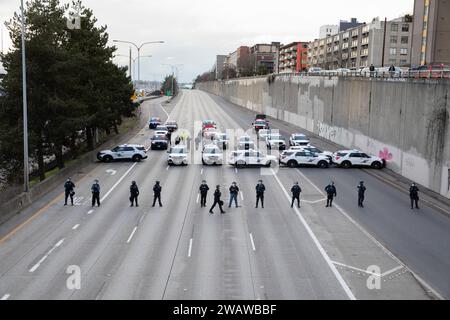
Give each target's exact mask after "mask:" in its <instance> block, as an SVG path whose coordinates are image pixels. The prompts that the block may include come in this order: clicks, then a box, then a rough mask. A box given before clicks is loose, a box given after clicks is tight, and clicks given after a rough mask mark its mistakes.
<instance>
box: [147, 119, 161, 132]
mask: <svg viewBox="0 0 450 320" xmlns="http://www.w3.org/2000/svg"><path fill="white" fill-rule="evenodd" d="M160 124H161V119H160V118H156V117H153V118H150V121H149V122H148V128H149V129H155V128H156V127H157V126H159V125H160Z"/></svg>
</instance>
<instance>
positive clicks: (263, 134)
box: [258, 129, 272, 140]
mask: <svg viewBox="0 0 450 320" xmlns="http://www.w3.org/2000/svg"><path fill="white" fill-rule="evenodd" d="M271 131H272V130H271V129H261V130H259V131H258V137H259V139H262V140H266V138H267V137H268V136H269V135H270V133H271Z"/></svg>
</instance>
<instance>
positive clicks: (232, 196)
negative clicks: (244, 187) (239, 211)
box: [228, 182, 239, 208]
mask: <svg viewBox="0 0 450 320" xmlns="http://www.w3.org/2000/svg"><path fill="white" fill-rule="evenodd" d="M238 194H239V187H238V186H237V183H236V182H233V183H232V184H231V186H230V203H229V204H228V208H231V204H232V203H233V200H234V204H235V205H236V208H237V207H238V201H237V198H238Z"/></svg>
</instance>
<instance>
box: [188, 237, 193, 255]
mask: <svg viewBox="0 0 450 320" xmlns="http://www.w3.org/2000/svg"><path fill="white" fill-rule="evenodd" d="M191 253H192V238H191V239H190V240H189V250H188V257H191Z"/></svg>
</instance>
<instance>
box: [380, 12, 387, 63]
mask: <svg viewBox="0 0 450 320" xmlns="http://www.w3.org/2000/svg"><path fill="white" fill-rule="evenodd" d="M386 28H387V18H384V33H383V52H382V53H381V66H382V67H384V56H385V51H386Z"/></svg>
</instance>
